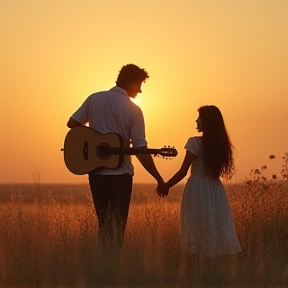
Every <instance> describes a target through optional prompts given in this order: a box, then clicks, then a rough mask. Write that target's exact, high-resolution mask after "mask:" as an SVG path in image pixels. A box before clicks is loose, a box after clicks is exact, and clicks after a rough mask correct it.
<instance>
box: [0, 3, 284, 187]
mask: <svg viewBox="0 0 288 288" xmlns="http://www.w3.org/2000/svg"><path fill="white" fill-rule="evenodd" d="M287 13H288V1H287V0H275V1H271V0H257V1H256V0H247V1H245V0H234V1H231V0H225V1H224V0H219V1H217V0H205V1H203V0H199V1H193V0H191V1H188V0H187V1H178V0H177V1H176V0H170V1H169V0H165V1H164V0H160V1H152V0H148V1H133V0H129V1H128V0H127V1H126V0H123V1H118V0H105V1H100V0H98V1H97V0H93V1H92V0H90V1H88V0H87V1H82V0H81V1H80V0H74V1H71V0H69V1H68V0H65V1H64V0H61V1H59V0H41V1H38V0H34V1H32V0H25V1H16V0H1V2H0V29H1V50H0V51H1V53H0V57H1V58H0V60H1V65H0V79H1V85H0V95H1V96H0V97H1V98H0V107H1V113H0V120H1V124H2V125H1V127H0V135H1V141H0V145H1V146H0V148H1V149H0V159H1V166H0V183H6V182H11V183H15V182H21V183H23V182H33V175H34V173H35V171H37V173H39V175H40V178H41V181H42V182H46V183H47V182H52V183H54V182H55V183H60V182H63V183H79V182H80V183H86V180H87V177H86V176H76V175H73V174H71V173H70V172H69V171H68V170H67V169H66V167H65V165H64V162H63V155H62V153H61V152H60V148H61V147H62V145H63V141H64V138H65V135H66V133H67V132H68V128H67V127H66V122H67V120H68V118H69V117H70V115H71V114H72V113H73V112H74V111H75V110H76V109H77V108H78V106H79V105H80V104H81V103H82V102H83V101H84V100H85V98H86V97H87V96H88V95H89V94H91V93H93V92H95V91H98V90H106V89H110V88H111V87H113V86H114V83H115V80H116V77H117V74H118V71H119V69H120V68H121V66H122V65H124V64H127V63H134V64H136V65H139V66H140V67H143V68H146V70H147V71H148V73H149V74H150V78H149V79H148V80H147V82H146V83H145V84H143V86H142V88H143V89H142V90H143V93H142V94H140V95H139V96H138V98H137V103H138V104H139V105H140V106H141V108H142V109H143V113H144V116H145V120H146V134H147V139H148V144H149V146H150V147H151V148H160V147H162V146H164V145H174V146H175V147H176V148H177V149H178V152H179V154H178V156H177V158H175V159H173V160H163V159H160V158H156V159H155V161H156V165H157V167H159V171H160V173H161V174H162V175H163V177H164V179H168V178H169V177H170V176H171V175H172V174H173V173H174V172H176V171H177V169H178V168H179V166H180V164H181V163H182V159H183V157H184V149H183V146H184V145H185V143H186V140H187V139H188V137H190V136H193V135H197V133H196V130H195V119H196V118H197V109H198V107H199V106H201V105H206V104H213V105H216V106H218V107H219V108H220V110H221V111H222V113H223V116H224V119H225V121H226V125H227V128H228V131H229V133H230V136H231V139H232V142H233V143H234V146H235V147H236V149H237V154H236V166H237V174H236V178H235V180H236V181H237V180H238V181H242V180H241V179H243V177H244V176H245V175H248V174H249V172H250V169H251V168H259V167H261V166H262V165H268V170H267V176H269V175H270V174H271V175H272V173H278V172H279V171H280V170H281V164H282V161H281V156H282V155H283V154H284V152H288V133H287V131H288V130H287V126H288V125H287V124H288V17H287V15H288V14H287ZM271 154H274V155H275V156H276V159H274V160H269V159H268V156H269V155H271ZM133 163H134V164H135V178H134V181H135V182H153V178H152V177H151V176H150V175H149V174H148V173H147V172H146V171H145V170H144V169H143V168H142V167H141V166H140V165H139V163H138V160H137V159H136V158H135V157H133ZM183 181H185V180H183Z"/></svg>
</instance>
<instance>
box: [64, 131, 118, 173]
mask: <svg viewBox="0 0 288 288" xmlns="http://www.w3.org/2000/svg"><path fill="white" fill-rule="evenodd" d="M105 147H123V140H122V138H121V136H120V135H118V134H117V133H106V134H100V133H99V132H97V131H95V130H93V129H91V128H89V127H86V126H79V127H75V128H72V129H71V130H70V131H69V132H68V133H67V135H66V137H65V141H64V149H63V150H64V161H65V164H66V167H67V168H68V170H69V171H70V172H72V173H73V174H76V175H83V174H87V173H89V172H91V171H93V170H95V169H97V168H99V167H105V168H110V169H116V168H118V167H119V166H120V165H121V163H122V161H123V155H110V154H109V155H105V153H104V155H102V156H101V155H100V153H99V152H101V148H105ZM102 154H103V153H102Z"/></svg>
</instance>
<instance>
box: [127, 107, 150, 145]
mask: <svg viewBox="0 0 288 288" xmlns="http://www.w3.org/2000/svg"><path fill="white" fill-rule="evenodd" d="M130 137H131V141H132V146H133V147H143V146H147V141H146V135H145V122H144V116H143V113H142V110H141V109H139V110H138V111H137V113H136V116H135V119H134V121H133V124H132V127H131V134H130Z"/></svg>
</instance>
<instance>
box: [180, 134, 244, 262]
mask: <svg viewBox="0 0 288 288" xmlns="http://www.w3.org/2000/svg"><path fill="white" fill-rule="evenodd" d="M185 149H187V150H188V151H190V152H191V153H193V154H194V155H196V156H197V157H196V159H195V160H194V161H193V163H192V165H191V175H190V177H189V179H188V180H187V183H186V185H185V189H184V193H183V196H182V203H181V210H180V229H179V230H180V231H179V232H180V244H181V248H182V249H183V251H184V252H185V253H186V254H190V255H192V254H194V255H196V254H197V255H199V254H200V255H204V256H216V255H221V254H236V253H237V252H240V251H241V246H240V244H239V241H238V238H237V234H236V231H235V227H234V223H233V218H232V214H231V208H230V204H229V200H228V198H227V194H226V191H225V188H224V186H223V184H222V182H221V180H220V179H213V178H211V177H208V176H206V175H205V172H204V161H203V149H202V138H201V137H191V138H189V139H188V141H187V143H186V145H185Z"/></svg>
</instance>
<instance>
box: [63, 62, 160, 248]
mask: <svg viewBox="0 0 288 288" xmlns="http://www.w3.org/2000/svg"><path fill="white" fill-rule="evenodd" d="M148 78H149V76H148V73H147V72H146V71H145V69H141V68H139V67H138V66H136V65H134V64H128V65H125V66H123V67H122V68H121V70H120V72H119V74H118V78H117V81H116V86H115V87H113V88H112V89H110V90H108V91H102V92H97V93H94V94H92V95H90V96H89V97H88V98H87V99H86V100H85V101H84V103H83V104H82V106H81V107H80V108H79V109H78V110H77V111H76V112H75V113H74V114H73V115H72V116H71V117H70V119H69V121H68V123H67V126H68V127H69V128H73V127H77V126H80V125H85V124H86V123H89V127H90V128H93V129H95V130H97V131H98V132H100V133H111V132H115V133H118V134H120V135H121V136H122V138H123V141H124V146H125V147H129V146H130V143H131V144H132V146H133V147H134V148H137V149H146V148H147V141H146V138H145V123H144V118H143V114H142V110H141V109H140V107H139V106H137V105H136V104H135V103H134V102H133V101H131V99H130V98H135V97H136V96H137V94H138V93H141V92H142V91H141V85H142V83H143V82H145V80H146V79H148ZM136 157H137V158H138V160H139V161H140V163H141V164H142V166H143V167H144V168H145V169H146V170H147V171H148V172H149V173H150V174H151V175H152V176H153V177H154V178H155V180H156V181H157V183H158V186H160V187H161V185H163V184H164V181H163V179H162V177H161V176H160V174H159V172H158V170H157V168H156V166H155V164H154V161H153V158H152V156H151V155H149V154H141V155H136ZM133 175H134V167H133V165H132V162H131V156H129V155H125V156H124V161H123V164H122V165H121V166H120V167H119V168H117V169H115V170H114V169H107V168H98V169H96V171H93V172H91V173H89V185H90V190H91V193H92V197H93V203H94V206H95V210H96V214H97V217H98V223H99V238H100V242H101V243H102V244H103V245H105V246H107V245H109V246H110V247H111V248H113V247H115V244H116V247H118V248H121V247H122V244H123V240H124V231H125V227H126V223H127V218H128V211H129V206H130V199H131V192H132V184H133Z"/></svg>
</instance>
